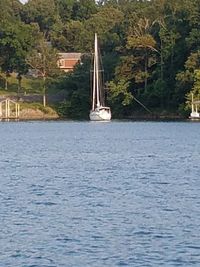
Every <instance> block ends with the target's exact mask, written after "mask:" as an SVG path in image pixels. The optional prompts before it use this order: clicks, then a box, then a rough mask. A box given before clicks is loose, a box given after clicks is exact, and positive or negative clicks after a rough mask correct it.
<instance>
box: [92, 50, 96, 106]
mask: <svg viewBox="0 0 200 267" xmlns="http://www.w3.org/2000/svg"><path fill="white" fill-rule="evenodd" d="M93 63H94V66H93V91H92V110H94V109H95V98H96V71H95V68H96V67H95V66H96V58H95V55H94V62H93Z"/></svg>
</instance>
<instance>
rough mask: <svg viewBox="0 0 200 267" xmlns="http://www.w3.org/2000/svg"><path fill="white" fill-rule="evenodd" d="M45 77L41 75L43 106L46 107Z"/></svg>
mask: <svg viewBox="0 0 200 267" xmlns="http://www.w3.org/2000/svg"><path fill="white" fill-rule="evenodd" d="M45 83H46V77H45V76H43V106H44V107H46V84H45Z"/></svg>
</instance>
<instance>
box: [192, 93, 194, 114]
mask: <svg viewBox="0 0 200 267" xmlns="http://www.w3.org/2000/svg"><path fill="white" fill-rule="evenodd" d="M193 112H194V95H193V93H192V113H193Z"/></svg>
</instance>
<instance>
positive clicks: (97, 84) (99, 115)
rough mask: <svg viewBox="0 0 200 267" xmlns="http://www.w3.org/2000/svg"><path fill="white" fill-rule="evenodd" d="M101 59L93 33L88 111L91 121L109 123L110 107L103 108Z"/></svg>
mask: <svg viewBox="0 0 200 267" xmlns="http://www.w3.org/2000/svg"><path fill="white" fill-rule="evenodd" d="M101 65H102V64H101V58H100V53H99V48H98V39H97V34H96V33H95V40H94V58H93V69H92V71H91V72H92V109H91V110H90V115H89V117H90V120H91V121H110V120H111V110H110V107H106V106H105V90H104V86H103V78H102V72H103V69H102V68H101Z"/></svg>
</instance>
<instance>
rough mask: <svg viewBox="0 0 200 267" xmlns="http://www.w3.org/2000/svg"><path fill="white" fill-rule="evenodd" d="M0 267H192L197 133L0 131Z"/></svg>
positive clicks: (61, 127)
mask: <svg viewBox="0 0 200 267" xmlns="http://www.w3.org/2000/svg"><path fill="white" fill-rule="evenodd" d="M0 137H1V145H0V266H1V267H47V266H48V267H53V266H55V267H60V266H63V267H66V266H67V267H68V266H69V267H96V266H97V267H102V266H103V267H104V266H108V267H112V266H134V267H135V266H136V267H137V266H138V267H158V266H159V267H160V266H166V267H167V266H185V267H188V266H198V267H199V266H200V124H199V123H189V122H179V123H175V122H173V123H172V122H171V123H164V122H111V123H91V122H19V123H1V124H0Z"/></svg>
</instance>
